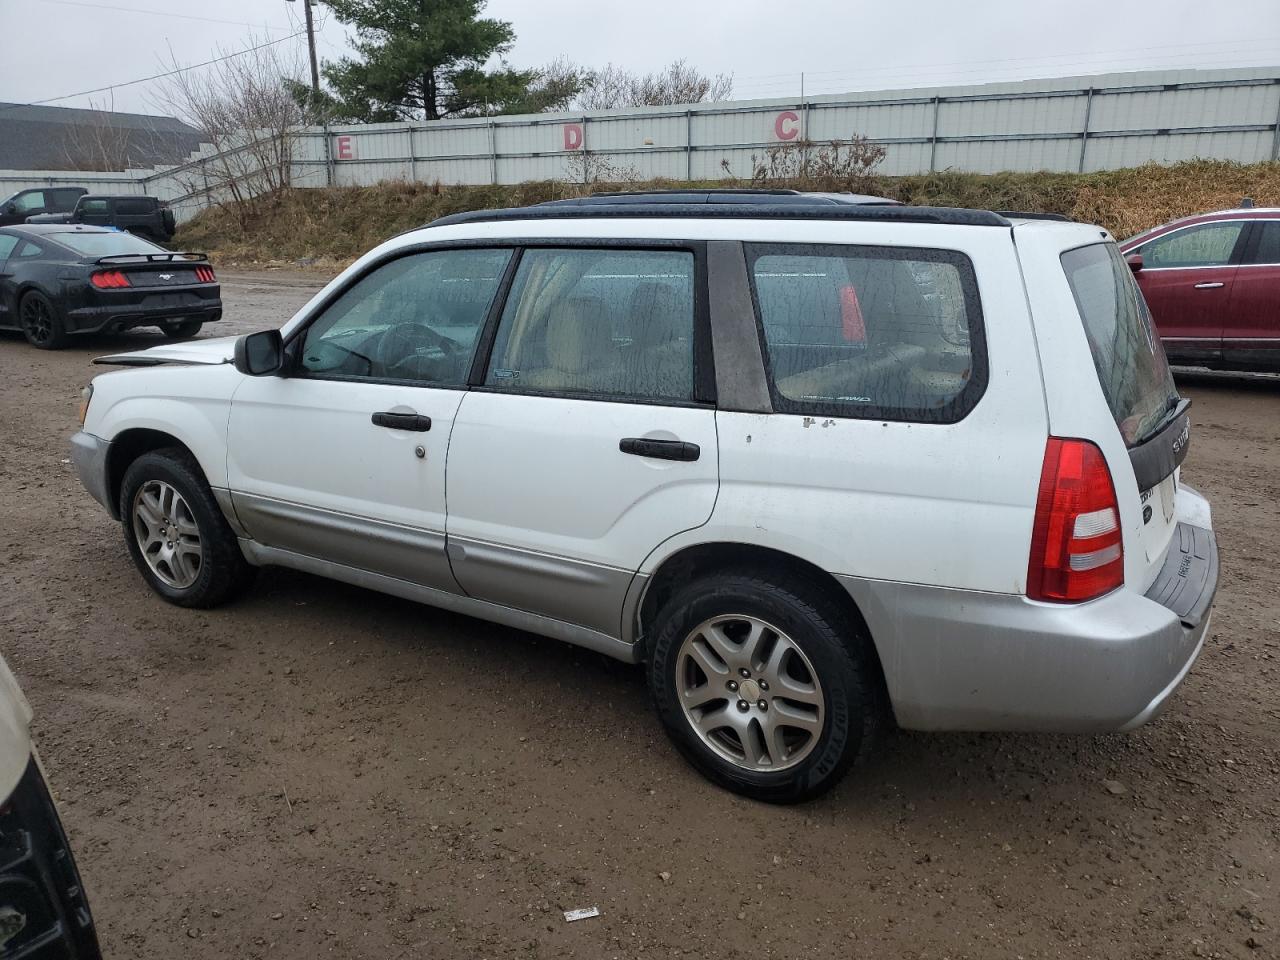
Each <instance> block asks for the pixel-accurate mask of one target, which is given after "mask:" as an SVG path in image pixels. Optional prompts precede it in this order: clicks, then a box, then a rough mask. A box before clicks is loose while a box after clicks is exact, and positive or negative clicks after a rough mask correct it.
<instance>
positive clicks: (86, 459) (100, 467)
mask: <svg viewBox="0 0 1280 960" xmlns="http://www.w3.org/2000/svg"><path fill="white" fill-rule="evenodd" d="M110 449H111V443H110V442H109V441H107V440H103V439H102V438H101V437H95V436H94V435H93V434H91V433H85V432H84V431H83V430H81V431H80V432H79V433H77V434H75V435H74V436H73V437H72V438H71V462H72V464H74V466H75V468H76V473H77V474H79V476H80V483H81V484H83V485H84V488H85V489H86V490H88V491H89V495H90V496H91V497H93V499H95V500H97V501H98V502H99V503H100V504H102V505H103V506H104V507H106V508H107V512H108V513H110V514H111V516H112V518H113V519H116V520H119V519H120V516H119V513H118V509H117V506H116V504H115V503H113V502H112V500H111V484H110V478H109V476H108V473H107V452H108V451H109V450H110Z"/></svg>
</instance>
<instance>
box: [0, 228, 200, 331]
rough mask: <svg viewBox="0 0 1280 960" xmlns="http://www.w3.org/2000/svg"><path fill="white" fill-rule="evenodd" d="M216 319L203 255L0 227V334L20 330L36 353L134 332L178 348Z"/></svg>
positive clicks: (131, 239) (76, 233)
mask: <svg viewBox="0 0 1280 960" xmlns="http://www.w3.org/2000/svg"><path fill="white" fill-rule="evenodd" d="M221 317H222V296H221V289H220V288H219V287H218V281H217V278H216V277H215V276H214V273H213V268H212V267H211V266H209V259H208V257H206V256H205V255H204V254H202V253H172V252H170V251H168V250H165V249H164V248H163V247H158V246H156V245H155V244H154V243H151V242H150V241H148V240H143V239H142V238H141V237H136V236H134V235H133V234H130V233H125V232H123V231H120V230H115V229H110V228H103V227H91V226H80V225H76V224H60V223H59V224H52V223H51V224H26V225H24V226H10V227H0V329H10V330H21V331H22V333H23V334H24V335H25V336H26V338H27V340H29V341H30V342H31V343H32V344H34V345H35V346H37V347H40V348H42V349H45V350H54V349H57V348H58V347H62V346H65V345H66V341H67V338H68V337H69V336H73V335H75V334H79V333H119V332H120V331H121V330H129V329H132V328H133V327H159V328H160V330H161V331H162V332H163V333H164V335H165V336H166V337H169V338H171V339H174V340H180V339H184V338H186V337H194V336H195V335H196V334H197V333H198V332H199V330H200V327H201V326H203V325H204V324H205V323H208V322H210V321H213V320H218V319H220V318H221Z"/></svg>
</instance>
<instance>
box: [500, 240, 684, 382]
mask: <svg viewBox="0 0 1280 960" xmlns="http://www.w3.org/2000/svg"><path fill="white" fill-rule="evenodd" d="M693 277H694V259H693V254H692V253H690V252H688V251H685V250H590V249H581V248H576V249H572V250H548V249H529V250H526V251H525V252H524V255H523V257H522V258H521V260H520V267H519V270H518V271H517V273H516V277H515V282H514V284H513V286H512V288H511V294H510V296H508V298H507V302H506V306H505V308H504V309H503V313H502V321H501V323H500V324H499V325H498V334H497V339H496V341H495V343H494V349H493V359H492V362H491V363H490V365H489V372H488V376H487V378H486V380H485V383H486V384H487V385H488V386H491V387H495V388H497V389H499V390H519V391H521V392H537V393H552V394H565V393H568V394H586V395H595V396H599V397H602V398H605V399H609V398H615V397H616V398H619V399H632V400H641V401H649V402H656V403H661V402H663V401H691V400H693V370H694V295H693Z"/></svg>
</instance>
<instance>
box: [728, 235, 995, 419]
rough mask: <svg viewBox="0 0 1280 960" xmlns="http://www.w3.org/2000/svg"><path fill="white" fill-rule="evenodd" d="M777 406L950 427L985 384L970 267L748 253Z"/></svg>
mask: <svg viewBox="0 0 1280 960" xmlns="http://www.w3.org/2000/svg"><path fill="white" fill-rule="evenodd" d="M749 250H750V256H751V279H752V282H753V285H754V287H755V295H756V303H757V304H758V305H759V310H760V325H761V328H762V330H763V333H764V345H765V352H766V356H767V360H768V368H769V374H770V380H771V387H772V390H773V401H774V407H775V409H778V410H780V411H784V412H788V413H808V414H817V415H827V416H836V417H866V418H875V419H886V420H919V421H927V422H935V423H952V422H955V421H956V420H959V419H960V418H961V417H963V416H964V415H965V414H966V413H967V412H968V411H969V409H970V408H972V406H973V405H974V403H976V402H977V399H978V397H979V396H980V395H981V393H982V390H983V387H984V384H985V379H986V354H985V350H984V344H983V341H982V311H981V307H980V306H979V299H978V292H977V284H976V282H975V280H974V276H973V266H972V264H971V263H970V262H969V258H968V257H966V256H964V255H963V254H961V253H956V252H953V251H947V250H923V249H913V248H904V247H862V246H822V247H806V246H799V245H790V244H787V245H767V246H766V245H752V246H751V247H750V248H749Z"/></svg>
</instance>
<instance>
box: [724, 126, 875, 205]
mask: <svg viewBox="0 0 1280 960" xmlns="http://www.w3.org/2000/svg"><path fill="white" fill-rule="evenodd" d="M885 152H886V151H885V148H884V147H882V146H881V145H880V144H878V143H875V142H873V141H871V140H868V139H867V138H866V137H864V136H861V135H860V134H856V133H855V134H853V135H852V136H851V137H849V139H848V140H831V141H829V142H825V143H815V142H814V141H812V140H808V139H799V140H792V141H790V142H788V143H777V144H774V145H773V146H771V147H768V148H766V150H765V152H764V156H763V157H757V156H755V155H754V154H753V155H752V157H751V182H752V185H753V186H757V187H774V188H777V187H783V188H789V189H800V190H832V191H845V192H850V193H873V192H874V187H875V170H876V167H878V166H879V165H880V163H881V162H882V161H883V160H884V158H885ZM720 167H721V169H722V170H724V172H725V174H727V175H728V176H731V177H732V176H733V171H732V170H731V169H730V168H729V161H728V160H723V161H721V163H720Z"/></svg>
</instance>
